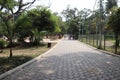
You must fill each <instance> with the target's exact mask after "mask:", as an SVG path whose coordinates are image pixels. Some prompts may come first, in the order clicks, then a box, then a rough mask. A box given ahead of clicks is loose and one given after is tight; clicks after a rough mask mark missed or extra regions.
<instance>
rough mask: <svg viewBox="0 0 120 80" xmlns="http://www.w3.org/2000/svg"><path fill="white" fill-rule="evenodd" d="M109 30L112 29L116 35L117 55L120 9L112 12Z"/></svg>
mask: <svg viewBox="0 0 120 80" xmlns="http://www.w3.org/2000/svg"><path fill="white" fill-rule="evenodd" d="M108 28H109V29H112V30H113V31H114V33H115V39H116V43H115V53H117V47H118V44H119V36H120V8H116V9H114V10H113V11H112V13H111V15H110V17H109V21H108Z"/></svg>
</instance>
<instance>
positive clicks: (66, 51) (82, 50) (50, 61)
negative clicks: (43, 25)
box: [3, 40, 120, 80]
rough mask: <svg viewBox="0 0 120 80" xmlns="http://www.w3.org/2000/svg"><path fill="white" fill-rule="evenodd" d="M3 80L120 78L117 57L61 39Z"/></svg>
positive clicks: (106, 79)
mask: <svg viewBox="0 0 120 80" xmlns="http://www.w3.org/2000/svg"><path fill="white" fill-rule="evenodd" d="M3 80H120V59H119V58H118V57H115V56H111V55H108V54H105V53H102V52H99V51H96V50H95V49H92V48H90V47H88V46H86V45H84V44H82V43H80V42H78V41H74V40H62V41H61V42H59V44H58V45H57V46H56V48H54V49H53V50H52V51H51V52H49V53H48V54H46V55H44V56H43V57H42V58H40V59H39V60H38V61H36V62H34V63H32V64H30V65H28V66H26V67H24V69H22V70H20V71H19V72H16V73H14V74H11V75H10V76H7V77H5V78H4V79H3Z"/></svg>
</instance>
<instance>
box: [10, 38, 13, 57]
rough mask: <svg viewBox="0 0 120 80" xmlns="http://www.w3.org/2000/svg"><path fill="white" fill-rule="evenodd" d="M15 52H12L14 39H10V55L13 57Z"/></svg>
mask: <svg viewBox="0 0 120 80" xmlns="http://www.w3.org/2000/svg"><path fill="white" fill-rule="evenodd" d="M12 56H13V54H12V39H10V55H9V57H10V58H12Z"/></svg>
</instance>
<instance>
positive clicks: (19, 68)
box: [0, 39, 62, 80]
mask: <svg viewBox="0 0 120 80" xmlns="http://www.w3.org/2000/svg"><path fill="white" fill-rule="evenodd" d="M61 40H62V39H61ZM61 40H59V41H58V43H57V44H56V45H55V46H54V47H53V48H51V49H50V50H48V51H47V52H45V53H43V54H41V55H40V56H38V57H36V58H34V59H32V60H30V61H28V62H26V63H24V64H22V65H20V66H17V67H16V68H13V69H11V70H9V71H7V72H5V73H3V74H1V75H0V80H2V79H4V78H5V77H6V76H9V75H11V74H12V73H15V72H16V71H20V70H21V69H23V68H24V67H26V66H27V65H29V64H32V63H34V62H36V61H38V60H39V59H40V58H42V57H43V56H44V55H46V54H48V53H49V52H51V51H52V50H53V49H54V48H55V47H56V46H57V45H58V44H59V43H60V41H61Z"/></svg>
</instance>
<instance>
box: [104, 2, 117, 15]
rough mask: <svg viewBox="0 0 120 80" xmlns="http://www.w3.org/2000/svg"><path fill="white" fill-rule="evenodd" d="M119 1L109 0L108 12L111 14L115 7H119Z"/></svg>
mask: <svg viewBox="0 0 120 80" xmlns="http://www.w3.org/2000/svg"><path fill="white" fill-rule="evenodd" d="M117 2H118V0H107V4H106V12H107V13H108V14H109V13H110V11H111V10H112V8H113V7H117V6H118V5H117Z"/></svg>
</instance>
